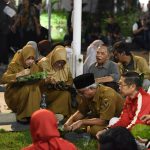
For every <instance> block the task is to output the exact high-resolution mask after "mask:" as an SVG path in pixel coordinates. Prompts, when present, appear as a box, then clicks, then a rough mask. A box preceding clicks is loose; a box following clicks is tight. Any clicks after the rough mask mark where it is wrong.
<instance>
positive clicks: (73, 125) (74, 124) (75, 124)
mask: <svg viewBox="0 0 150 150" xmlns="http://www.w3.org/2000/svg"><path fill="white" fill-rule="evenodd" d="M82 125H83V121H82V120H78V121H76V122H74V123H73V124H72V125H71V128H72V129H71V130H72V131H74V130H76V129H79V128H80V127H81V126H82Z"/></svg>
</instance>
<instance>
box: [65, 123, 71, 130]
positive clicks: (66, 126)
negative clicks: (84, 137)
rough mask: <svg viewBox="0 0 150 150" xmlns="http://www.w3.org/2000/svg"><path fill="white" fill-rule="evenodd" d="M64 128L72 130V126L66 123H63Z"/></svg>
mask: <svg viewBox="0 0 150 150" xmlns="http://www.w3.org/2000/svg"><path fill="white" fill-rule="evenodd" d="M64 130H65V131H71V130H72V126H69V125H68V124H64Z"/></svg>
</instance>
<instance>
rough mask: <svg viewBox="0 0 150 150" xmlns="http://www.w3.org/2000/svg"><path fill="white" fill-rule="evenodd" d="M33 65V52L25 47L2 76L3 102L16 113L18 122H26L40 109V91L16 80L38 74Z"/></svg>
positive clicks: (29, 47)
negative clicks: (4, 85)
mask: <svg viewBox="0 0 150 150" xmlns="http://www.w3.org/2000/svg"><path fill="white" fill-rule="evenodd" d="M38 70H39V69H38V66H37V65H36V64H35V50H34V49H33V47H32V46H31V45H26V46H25V47H23V49H22V50H21V51H20V52H19V53H18V54H17V55H16V56H15V59H13V60H12V61H11V62H10V64H9V66H8V69H7V71H6V72H5V73H4V74H3V76H2V79H1V80H2V83H4V84H7V87H6V91H5V95H4V96H5V101H6V104H7V105H8V107H9V108H10V109H11V110H12V111H13V112H15V113H16V118H17V120H18V121H19V122H22V123H23V122H27V121H28V119H29V118H30V116H31V114H32V113H33V112H34V111H35V110H38V109H39V107H40V99H41V94H40V89H39V86H38V84H37V83H28V82H24V83H18V82H17V78H18V77H21V76H26V75H29V74H32V73H36V72H38Z"/></svg>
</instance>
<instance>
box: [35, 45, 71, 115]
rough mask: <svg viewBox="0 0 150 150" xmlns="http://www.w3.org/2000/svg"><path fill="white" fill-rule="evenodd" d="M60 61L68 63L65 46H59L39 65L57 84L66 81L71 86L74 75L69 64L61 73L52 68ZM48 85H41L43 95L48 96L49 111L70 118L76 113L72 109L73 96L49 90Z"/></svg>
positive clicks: (65, 92)
mask: <svg viewBox="0 0 150 150" xmlns="http://www.w3.org/2000/svg"><path fill="white" fill-rule="evenodd" d="M58 60H64V61H65V62H66V50H65V48H64V47H63V46H57V47H55V49H54V50H53V51H52V52H51V53H49V54H48V55H47V57H45V58H43V59H42V60H40V61H39V63H38V65H39V67H40V69H41V70H42V71H47V72H48V74H49V75H50V76H51V77H52V78H54V79H55V81H56V82H58V81H64V82H65V83H66V84H68V85H71V84H72V83H73V79H72V75H71V72H70V69H69V67H68V64H67V63H66V64H65V66H64V68H63V69H62V70H59V71H55V70H54V69H53V67H52V65H53V63H55V62H56V61H58ZM47 84H48V81H47V83H43V84H41V87H40V89H41V93H45V94H46V95H47V98H46V99H47V100H46V101H47V104H48V109H50V110H52V111H53V112H55V113H61V114H63V115H64V116H67V117H69V116H70V115H71V114H72V113H73V112H74V111H73V109H72V107H71V94H70V92H68V91H61V90H56V89H48V88H47Z"/></svg>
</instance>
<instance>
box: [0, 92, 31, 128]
mask: <svg viewBox="0 0 150 150" xmlns="http://www.w3.org/2000/svg"><path fill="white" fill-rule="evenodd" d="M27 129H29V125H22V124H20V123H18V122H16V115H15V113H13V112H12V111H11V110H10V109H8V107H7V104H6V103H5V100H4V92H0V130H5V131H23V130H27Z"/></svg>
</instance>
